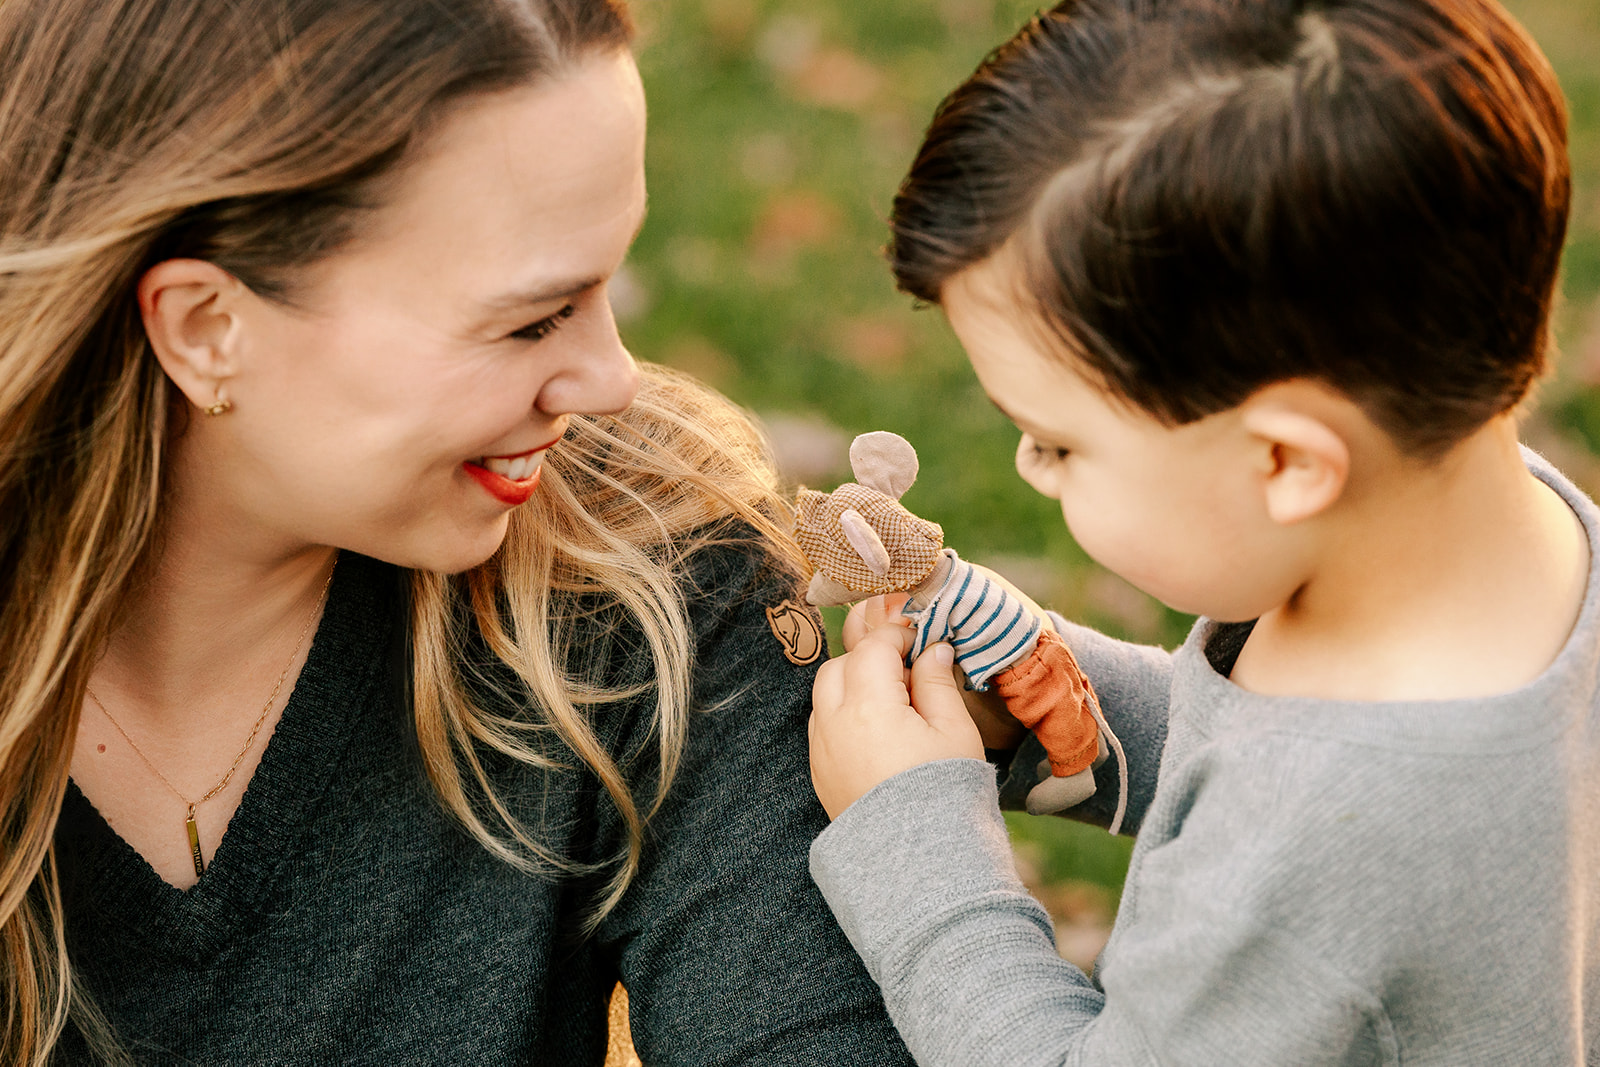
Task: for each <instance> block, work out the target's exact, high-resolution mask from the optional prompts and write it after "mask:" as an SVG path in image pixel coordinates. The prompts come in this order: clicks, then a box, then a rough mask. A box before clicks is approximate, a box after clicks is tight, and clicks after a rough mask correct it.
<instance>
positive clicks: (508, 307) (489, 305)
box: [483, 275, 605, 312]
mask: <svg viewBox="0 0 1600 1067" xmlns="http://www.w3.org/2000/svg"><path fill="white" fill-rule="evenodd" d="M604 281H605V278H604V277H603V276H600V275H591V276H590V277H587V278H578V279H576V280H574V279H562V280H559V281H553V282H548V283H546V284H544V285H536V286H534V287H533V288H531V289H517V290H513V291H511V292H507V293H501V294H500V295H498V296H493V297H490V298H489V299H488V300H485V301H484V305H483V306H484V310H486V311H489V312H497V311H513V310H516V309H518V308H525V307H529V306H531V305H534V304H548V303H550V302H551V301H555V300H565V299H566V298H568V297H573V296H577V295H578V294H579V293H583V292H587V291H588V290H590V289H593V288H594V287H595V286H597V285H599V284H600V283H602V282H604Z"/></svg>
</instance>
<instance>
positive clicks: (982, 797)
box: [811, 760, 1398, 1067]
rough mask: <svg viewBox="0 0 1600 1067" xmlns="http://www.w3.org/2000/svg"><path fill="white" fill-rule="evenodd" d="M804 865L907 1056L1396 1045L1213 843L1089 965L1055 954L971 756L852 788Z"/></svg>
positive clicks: (1312, 1050) (1196, 1053)
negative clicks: (1099, 961) (1266, 912)
mask: <svg viewBox="0 0 1600 1067" xmlns="http://www.w3.org/2000/svg"><path fill="white" fill-rule="evenodd" d="M1229 821H1230V822H1231V820H1229ZM1198 836H1200V837H1204V838H1209V837H1210V835H1209V834H1208V833H1201V834H1200V835H1198ZM1190 844H1191V845H1192V846H1193V847H1195V848H1197V849H1198V850H1200V851H1201V852H1202V853H1203V854H1204V853H1206V851H1207V850H1208V849H1210V848H1211V846H1213V845H1215V844H1217V842H1215V841H1194V842H1191V843H1190ZM811 870H812V876H813V877H814V878H815V879H816V881H817V884H818V885H819V886H820V887H821V889H822V892H823V895H824V896H825V897H827V899H828V903H829V905H830V906H831V907H832V909H833V911H834V914H835V915H836V916H837V917H838V919H839V922H840V925H841V926H842V927H843V928H844V930H845V931H846V933H847V934H848V936H849V937H850V940H851V943H852V944H854V945H855V947H856V949H857V950H858V951H859V952H860V953H861V955H862V957H863V958H864V959H865V960H866V962H867V968H868V970H869V971H870V972H871V973H872V976H873V977H874V978H875V979H876V980H877V981H878V982H879V983H880V985H881V986H882V987H883V991H884V999H885V1001H886V1003H887V1005H888V1009H889V1013H890V1015H891V1017H892V1018H893V1019H894V1021H895V1024H896V1025H897V1026H898V1027H899V1028H900V1031H901V1033H902V1034H903V1035H904V1037H905V1039H906V1043H907V1045H908V1046H909V1047H910V1049H911V1051H912V1054H913V1055H914V1056H915V1057H916V1060H917V1062H918V1063H919V1064H921V1065H923V1067H987V1065H993V1067H1035V1065H1036V1067H1047V1065H1049V1067H1059V1065H1062V1064H1067V1065H1081V1067H1090V1065H1092V1067H1124V1065H1127V1067H1132V1065H1141V1067H1142V1065H1153V1064H1158V1063H1159V1064H1172V1065H1190V1064H1193V1065H1209V1064H1217V1063H1228V1064H1231V1065H1238V1067H1257V1065H1259V1067H1282V1065H1283V1064H1291V1063H1292V1064H1296V1065H1297V1067H1346V1065H1350V1067H1354V1065H1356V1064H1362V1065H1372V1064H1391V1063H1397V1062H1398V1060H1397V1058H1396V1055H1395V1050H1394V1041H1393V1036H1392V1032H1391V1031H1390V1029H1389V1027H1388V1022H1387V1018H1386V1017H1385V1015H1384V1013H1383V1008H1382V1005H1381V1004H1380V1003H1379V1002H1378V1000H1377V998H1376V997H1374V996H1373V995H1371V994H1370V993H1368V992H1366V991H1365V990H1364V989H1362V988H1361V987H1360V986H1359V984H1357V983H1355V982H1352V981H1350V980H1348V979H1347V978H1346V977H1344V976H1343V975H1341V974H1340V973H1339V972H1338V971H1337V969H1336V968H1335V967H1333V966H1331V965H1329V964H1328V963H1327V962H1325V961H1324V960H1323V959H1321V958H1319V957H1318V956H1317V955H1316V954H1315V953H1312V952H1309V951H1307V950H1305V948H1304V947H1303V946H1302V945H1301V944H1300V943H1299V942H1297V941H1296V940H1295V939H1294V938H1293V937H1292V936H1290V935H1289V934H1287V933H1285V932H1283V930H1282V929H1281V928H1280V927H1278V926H1277V925H1276V924H1275V923H1274V922H1272V921H1271V920H1270V919H1269V918H1267V917H1264V916H1263V915H1261V914H1259V913H1257V912H1256V911H1255V910H1254V909H1255V907H1256V902H1255V901H1254V900H1253V899H1252V898H1251V897H1250V895H1249V894H1248V893H1241V892H1239V891H1238V888H1239V885H1240V884H1241V883H1244V884H1248V882H1249V881H1250V879H1251V872H1248V871H1246V872H1241V871H1239V870H1237V869H1233V867H1232V864H1231V862H1230V860H1229V858H1228V856H1227V854H1226V853H1223V852H1220V851H1216V850H1214V849H1212V851H1211V854H1209V855H1203V857H1202V859H1201V861H1200V863H1199V864H1198V865H1197V866H1192V867H1189V868H1187V869H1186V870H1185V871H1184V872H1182V873H1183V875H1184V876H1182V877H1174V878H1171V879H1164V880H1162V881H1161V882H1160V883H1159V884H1158V885H1155V886H1146V887H1145V890H1144V892H1145V893H1146V896H1147V897H1150V898H1154V897H1159V899H1149V900H1147V902H1146V906H1147V907H1149V908H1151V909H1152V910H1153V911H1154V912H1156V913H1159V915H1160V918H1159V919H1158V920H1156V921H1153V922H1150V923H1147V924H1142V928H1141V929H1140V930H1139V931H1137V932H1136V933H1133V934H1132V935H1131V936H1129V937H1124V938H1121V940H1120V942H1119V939H1118V937H1117V935H1115V934H1114V935H1113V941H1112V948H1108V949H1107V952H1106V957H1105V966H1106V972H1105V974H1104V975H1103V976H1100V979H1101V980H1091V979H1090V978H1088V977H1087V976H1086V975H1085V974H1084V973H1083V972H1082V971H1080V970H1078V969H1077V968H1076V967H1074V966H1073V965H1071V964H1069V963H1067V962H1065V961H1064V960H1062V959H1061V958H1060V957H1059V955H1058V954H1057V953H1056V950H1055V944H1054V939H1053V936H1052V928H1051V923H1050V920H1049V918H1048V916H1047V915H1046V913H1045V911H1044V909H1043V908H1042V907H1041V906H1040V905H1039V904H1038V903H1037V902H1036V901H1034V900H1033V899H1032V898H1031V897H1030V896H1029V895H1028V894H1027V892H1026V891H1025V890H1024V889H1023V887H1022V885H1021V883H1020V881H1019V880H1018V878H1017V875H1016V871H1015V867H1014V865H1013V862H1012V858H1011V853H1010V849H1009V847H1008V844H1007V839H1006V830H1005V825H1004V822H1003V820H1002V819H1001V817H1000V812H999V809H998V806H997V805H996V797H995V789H994V782H993V772H992V770H991V768H990V767H989V765H988V764H986V763H982V762H980V761H977V760H943V761H939V762H935V763H928V764H924V765H922V766H920V767H915V768H913V769H911V770H909V771H906V772H904V773H902V774H900V775H897V776H896V777H894V778H891V779H889V780H888V781H887V782H884V783H882V784H880V785H879V786H878V787H876V788H875V789H873V790H871V791H869V792H868V793H867V794H866V795H865V796H863V797H862V798H861V799H860V800H858V801H857V802H856V803H855V804H853V805H852V806H851V807H850V808H848V809H847V810H846V811H845V812H844V813H843V814H841V815H840V816H839V818H837V819H836V820H834V822H833V824H832V825H831V826H830V827H829V828H828V829H827V830H826V831H824V832H823V834H822V835H821V836H820V837H819V838H818V840H817V841H816V843H815V844H814V845H813V846H812V850H811ZM1269 873H1270V872H1269ZM1190 874H1192V876H1193V877H1192V880H1191V879H1190V878H1189V877H1188V875H1190ZM1217 886H1227V887H1228V891H1226V892H1208V890H1210V889H1213V888H1215V887H1217ZM1123 906H1124V913H1125V914H1124V915H1123V916H1121V917H1119V919H1118V923H1119V933H1120V932H1121V931H1120V926H1121V924H1122V923H1123V921H1124V919H1125V918H1127V914H1126V913H1127V912H1128V911H1130V910H1131V908H1132V905H1131V904H1130V902H1129V901H1128V900H1127V898H1125V899H1124V905H1123ZM1113 948H1114V949H1116V952H1115V956H1114V958H1113ZM1102 983H1103V984H1102Z"/></svg>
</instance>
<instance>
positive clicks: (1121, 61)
mask: <svg viewBox="0 0 1600 1067" xmlns="http://www.w3.org/2000/svg"><path fill="white" fill-rule="evenodd" d="M1569 195H1570V190H1569V177H1568V163H1567V154H1566V135H1565V109H1564V106H1563V103H1562V100H1561V96H1560V92H1559V90H1558V88H1557V86H1556V83H1555V79H1554V76H1553V74H1552V72H1551V71H1550V69H1549V66H1548V64H1547V63H1546V62H1545V60H1544V57H1543V56H1542V55H1541V54H1540V52H1539V51H1538V49H1537V47H1536V46H1535V45H1534V44H1533V42H1532V41H1531V40H1530V39H1529V38H1528V37H1527V35H1526V34H1525V33H1524V32H1523V31H1522V30H1521V28H1520V27H1518V26H1517V25H1516V24H1515V23H1514V22H1513V21H1512V20H1511V18H1510V17H1509V16H1508V15H1507V14H1506V13H1505V12H1504V11H1503V10H1502V9H1501V8H1500V7H1499V6H1498V5H1497V4H1496V3H1494V0H1332V2H1328V3H1322V4H1316V5H1309V4H1304V3H1299V2H1293V0H1067V2H1066V3H1063V4H1061V5H1059V6H1058V7H1056V8H1055V9H1054V10H1052V11H1051V12H1049V13H1048V14H1045V15H1041V16H1040V17H1039V18H1037V19H1035V20H1034V21H1033V22H1032V23H1030V24H1029V25H1028V26H1027V27H1025V28H1024V29H1023V30H1022V31H1021V32H1020V33H1019V34H1018V35H1017V36H1016V37H1015V38H1013V39H1012V40H1011V41H1009V42H1008V43H1006V44H1005V45H1004V46H1002V47H1001V48H1000V49H998V50H997V51H996V52H995V53H994V54H993V55H991V56H990V57H989V59H988V60H986V61H985V62H984V64H983V65H982V66H981V67H980V68H979V69H978V71H977V72H976V73H975V74H974V75H973V76H972V77H971V78H970V79H968V81H967V82H966V83H964V84H963V85H962V86H960V87H959V88H957V89H956V90H955V91H954V92H953V93H951V95H950V96H949V97H948V98H947V99H946V100H945V102H944V104H943V105H942V106H941V107H940V109H939V112H938V114H937V115H936V117H935V119H934V121H933V124H932V126H931V128H930V130H929V132H928V135H927V137H926V139H925V142H924V144H923V147H922V150H921V152H920V153H919V155H918V157H917V160H916V162H915V164H914V165H913V167H912V169H911V172H910V174H909V175H908V176H907V178H906V180H905V183H904V184H903V186H902V187H901V190H900V193H899V195H898V196H897V198H896V200H895V206H894V217H893V225H894V238H893V243H892V248H891V253H892V259H893V265H894V270H895V274H896V277H897V279H898V281H899V283H900V286H901V287H902V288H903V289H905V290H907V291H908V292H910V293H912V294H914V295H916V296H918V297H920V298H922V299H925V300H929V301H932V302H936V303H937V302H941V300H942V298H943V296H944V291H945V287H946V283H947V282H949V281H951V279H953V278H955V277H956V276H957V275H960V274H961V273H962V272H963V271H966V270H967V269H968V268H971V267H974V266H976V265H979V264H982V263H984V262H985V261H987V260H991V259H992V258H994V257H996V255H997V253H1001V252H1004V254H1005V258H1006V259H1008V260H1009V261H1011V262H1012V263H1013V264H1014V265H1015V269H1014V270H1013V272H1012V273H1013V274H1014V276H1015V277H1016V278H1017V279H1018V280H1019V281H1020V285H1019V286H1018V288H1019V289H1020V290H1021V291H1020V293H1018V296H1019V297H1020V298H1021V299H1022V301H1023V308H1022V310H1023V311H1025V312H1029V313H1031V314H1032V315H1034V316H1036V317H1037V321H1039V322H1040V323H1042V324H1043V325H1044V326H1045V327H1046V328H1047V330H1048V332H1049V334H1050V335H1051V336H1052V338H1053V339H1054V340H1055V341H1058V342H1059V345H1057V346H1056V347H1058V348H1059V349H1060V350H1061V352H1062V353H1063V354H1064V355H1065V356H1067V358H1069V359H1070V360H1071V361H1072V362H1073V363H1074V364H1077V365H1078V366H1079V367H1080V369H1085V370H1087V372H1088V373H1089V374H1090V375H1091V376H1092V377H1094V378H1096V379H1098V380H1099V381H1100V382H1101V383H1102V384H1103V385H1104V386H1105V387H1106V388H1107V389H1109V390H1110V392H1111V393H1112V394H1114V395H1117V396H1119V397H1121V398H1123V399H1125V400H1127V401H1129V402H1131V403H1132V404H1133V405H1134V406H1135V407H1137V408H1139V409H1142V410H1143V411H1145V412H1146V413H1148V414H1149V415H1152V416H1154V417H1155V418H1156V419H1158V420H1160V421H1161V422H1163V423H1166V424H1168V425H1181V424H1186V423H1191V422H1194V421H1196V420H1199V419H1201V418H1203V417H1204V416H1206V415H1210V414H1213V413H1216V412H1221V411H1226V410H1228V409H1230V408H1233V407H1235V406H1237V405H1239V404H1240V403H1241V402H1242V401H1244V400H1245V399H1246V398H1247V397H1250V396H1251V395H1253V394H1255V393H1257V392H1258V391H1259V390H1260V389H1262V387H1264V386H1267V385H1270V384H1272V383H1276V382H1285V381H1289V380H1295V379H1309V380H1313V381H1319V382H1322V383H1325V384H1326V385H1328V386H1331V387H1332V388H1333V389H1334V390H1336V391H1337V392H1339V393H1341V394H1343V395H1344V396H1347V397H1348V398H1350V399H1351V400H1352V401H1354V402H1355V403H1356V404H1357V405H1359V407H1360V409H1361V410H1362V411H1363V412H1364V413H1365V414H1366V415H1367V416H1368V417H1369V418H1370V419H1371V420H1372V422H1373V423H1374V424H1376V425H1377V426H1378V427H1380V428H1381V429H1382V430H1384V431H1385V432H1386V433H1387V434H1388V435H1389V437H1390V438H1392V440H1393V441H1394V443H1395V444H1396V446H1397V447H1398V448H1399V449H1400V450H1401V451H1402V452H1405V453H1407V454H1410V455H1412V456H1415V457H1419V458H1423V459H1427V458H1431V457H1434V456H1438V455H1440V454H1442V453H1443V452H1444V451H1446V450H1447V449H1449V448H1450V447H1451V446H1452V445H1453V444H1455V443H1456V442H1457V441H1459V440H1461V439H1463V438H1465V437H1466V436H1468V435H1469V434H1471V433H1472V432H1473V431H1475V430H1476V429H1478V428H1479V427H1481V426H1482V425H1483V424H1485V423H1486V422H1488V421H1489V420H1490V419H1492V418H1494V417H1495V416H1497V415H1499V414H1501V413H1503V412H1505V411H1507V410H1508V409H1510V408H1512V407H1513V406H1515V405H1516V404H1517V402H1518V401H1519V400H1521V399H1522V397H1523V396H1524V395H1525V393H1526V392H1527V390H1528V388H1529V386H1530V384H1531V383H1532V382H1533V380H1534V379H1535V378H1536V377H1537V376H1538V375H1539V374H1540V372H1541V371H1542V369H1543V368H1544V365H1545V360H1546V353H1547V348H1548V343H1549V342H1548V330H1549V325H1548V323H1549V313H1550V307H1551V302H1552V299H1553V293H1554V287H1555V280H1556V268H1557V264H1558V260H1559V256H1560V249H1561V245H1562V242H1563V239H1564V237H1565V232H1566V221H1567V210H1568V201H1569Z"/></svg>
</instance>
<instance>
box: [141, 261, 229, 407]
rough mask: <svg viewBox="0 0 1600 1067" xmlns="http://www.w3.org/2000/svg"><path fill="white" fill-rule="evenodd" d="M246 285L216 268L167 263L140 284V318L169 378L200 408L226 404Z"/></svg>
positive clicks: (200, 263)
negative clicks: (241, 302) (241, 304)
mask: <svg viewBox="0 0 1600 1067" xmlns="http://www.w3.org/2000/svg"><path fill="white" fill-rule="evenodd" d="M246 291H247V290H245V287H244V285H243V284H242V283H241V282H240V281H239V280H238V279H237V278H235V277H234V276H233V275H231V274H229V273H228V272H227V271H225V270H223V269H222V268H221V267H218V266H217V265H215V264H213V263H207V262H205V261H204V260H199V259H168V260H163V261H162V262H160V263H157V264H156V265H155V266H153V267H151V268H150V269H149V270H147V271H145V273H144V276H143V277H141V278H140V279H139V288H138V296H139V314H140V317H141V318H142V319H143V320H144V329H145V334H146V335H147V336H148V337H149V338H150V347H151V348H152V349H153V350H154V351H155V355H156V359H157V360H159V361H160V363H161V367H162V369H163V370H165V371H166V372H167V376H168V377H169V378H171V379H172V381H173V382H174V384H176V385H177V387H178V388H179V389H181V390H183V394H184V395H185V396H186V397H188V398H189V401H190V403H192V404H194V405H195V406H196V407H199V408H208V407H210V406H212V405H214V404H220V403H225V402H227V397H226V392H227V382H228V379H230V378H232V377H233V375H234V374H235V373H236V372H237V371H238V355H239V351H238V350H239V335H240V311H241V310H242V309H241V307H240V301H241V298H242V297H243V295H244V293H245V292H246Z"/></svg>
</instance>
